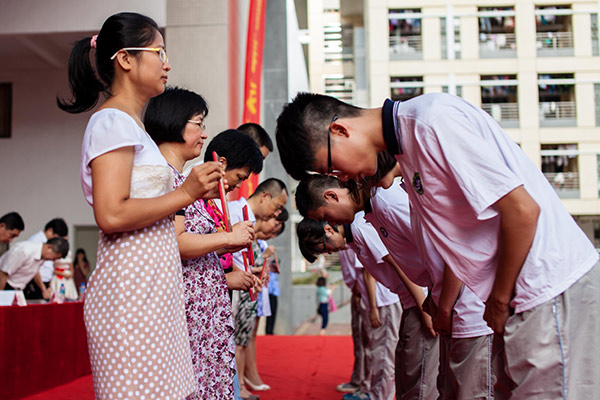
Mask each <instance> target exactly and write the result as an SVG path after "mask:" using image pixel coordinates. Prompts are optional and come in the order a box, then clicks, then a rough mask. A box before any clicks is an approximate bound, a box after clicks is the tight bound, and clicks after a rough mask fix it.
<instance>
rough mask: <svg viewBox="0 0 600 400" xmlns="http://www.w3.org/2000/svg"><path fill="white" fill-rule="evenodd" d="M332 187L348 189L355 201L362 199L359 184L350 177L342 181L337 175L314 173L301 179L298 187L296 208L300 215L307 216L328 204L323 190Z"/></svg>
mask: <svg viewBox="0 0 600 400" xmlns="http://www.w3.org/2000/svg"><path fill="white" fill-rule="evenodd" d="M331 188H339V189H348V191H349V192H350V196H352V199H353V200H354V201H357V202H358V201H359V200H360V194H359V189H358V184H357V183H356V182H355V181H353V180H351V179H349V180H347V181H346V182H342V181H341V180H339V179H338V178H336V177H335V176H329V175H320V174H312V175H308V177H307V178H306V179H303V180H302V181H300V183H299V184H298V187H296V208H297V209H298V212H299V213H300V215H302V216H303V217H306V216H308V213H309V211H314V210H316V209H317V208H319V207H323V206H324V205H325V204H326V203H325V199H324V198H323V192H325V191H326V190H327V189H331Z"/></svg>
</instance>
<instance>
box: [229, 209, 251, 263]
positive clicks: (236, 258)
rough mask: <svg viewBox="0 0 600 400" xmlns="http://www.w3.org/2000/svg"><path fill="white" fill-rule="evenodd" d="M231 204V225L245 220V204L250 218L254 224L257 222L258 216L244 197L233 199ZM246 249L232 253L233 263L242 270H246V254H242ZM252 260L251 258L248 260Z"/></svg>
mask: <svg viewBox="0 0 600 400" xmlns="http://www.w3.org/2000/svg"><path fill="white" fill-rule="evenodd" d="M228 205H229V217H230V218H231V226H233V225H235V224H237V223H238V222H241V221H243V220H244V213H243V211H242V210H243V208H244V206H248V220H249V221H251V222H252V224H255V223H256V217H255V216H254V213H253V212H252V208H250V205H249V204H248V202H247V201H246V199H244V198H243V197H242V198H241V199H239V200H236V201H231V202H229V203H228ZM243 251H246V250H240V251H238V252H236V253H232V257H233V263H234V264H235V265H237V267H238V268H239V269H241V270H244V258H243V257H244V256H242V252H243ZM248 261H250V260H248Z"/></svg>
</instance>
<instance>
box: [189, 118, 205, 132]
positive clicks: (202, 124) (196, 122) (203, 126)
mask: <svg viewBox="0 0 600 400" xmlns="http://www.w3.org/2000/svg"><path fill="white" fill-rule="evenodd" d="M187 122H189V123H191V124H196V125H198V126H199V127H200V129H202V130H203V131H205V130H206V125H205V124H204V121H193V120H191V119H188V120H187Z"/></svg>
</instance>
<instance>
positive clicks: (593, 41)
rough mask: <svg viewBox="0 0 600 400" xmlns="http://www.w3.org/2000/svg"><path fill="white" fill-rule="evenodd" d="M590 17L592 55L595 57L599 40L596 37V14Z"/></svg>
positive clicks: (597, 52) (599, 50) (599, 43)
mask: <svg viewBox="0 0 600 400" xmlns="http://www.w3.org/2000/svg"><path fill="white" fill-rule="evenodd" d="M591 16H592V55H593V56H597V55H598V54H599V52H600V48H599V47H598V46H600V40H599V39H600V38H599V37H598V14H591Z"/></svg>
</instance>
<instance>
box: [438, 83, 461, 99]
mask: <svg viewBox="0 0 600 400" xmlns="http://www.w3.org/2000/svg"><path fill="white" fill-rule="evenodd" d="M455 90H456V93H455V95H456V96H458V97H462V86H459V85H456V87H455ZM442 93H450V88H449V87H448V86H442Z"/></svg>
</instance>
